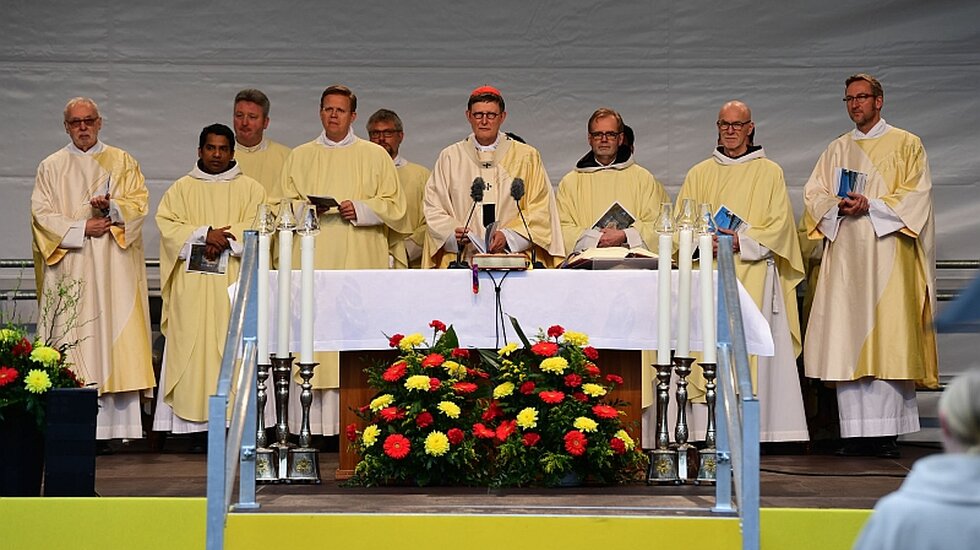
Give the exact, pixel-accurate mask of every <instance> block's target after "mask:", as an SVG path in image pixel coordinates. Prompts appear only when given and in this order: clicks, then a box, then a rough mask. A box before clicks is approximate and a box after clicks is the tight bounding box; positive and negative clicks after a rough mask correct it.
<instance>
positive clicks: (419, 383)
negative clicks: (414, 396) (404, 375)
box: [405, 374, 429, 391]
mask: <svg viewBox="0 0 980 550" xmlns="http://www.w3.org/2000/svg"><path fill="white" fill-rule="evenodd" d="M405 389H408V390H419V391H429V377H428V376H426V375H424V374H414V375H412V376H409V377H408V379H407V380H405Z"/></svg>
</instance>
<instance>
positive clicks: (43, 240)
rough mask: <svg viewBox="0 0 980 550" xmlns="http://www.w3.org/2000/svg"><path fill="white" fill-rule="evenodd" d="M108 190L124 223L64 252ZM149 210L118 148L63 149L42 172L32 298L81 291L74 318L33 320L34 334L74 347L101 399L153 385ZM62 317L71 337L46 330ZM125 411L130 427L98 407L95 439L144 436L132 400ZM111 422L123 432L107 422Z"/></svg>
mask: <svg viewBox="0 0 980 550" xmlns="http://www.w3.org/2000/svg"><path fill="white" fill-rule="evenodd" d="M106 192H108V193H109V196H110V198H111V201H112V204H113V205H114V207H115V209H116V210H118V214H119V216H120V217H121V219H122V223H121V224H117V225H114V226H112V227H111V228H110V232H109V233H108V234H106V235H103V236H102V237H99V238H88V237H86V238H85V239H84V241H83V244H82V246H81V248H72V249H68V248H62V240H63V238H64V237H65V236H66V234H67V233H68V230H69V228H70V227H71V226H72V224H75V223H76V222H83V223H84V221H85V220H87V219H89V218H91V217H92V216H93V215H94V214H95V212H93V209H92V207H91V206H90V204H89V200H90V199H91V198H92V197H94V196H96V195H104V194H105V193H106ZM147 212H148V207H147V189H146V185H145V183H144V180H143V174H142V173H141V172H140V167H139V164H138V163H137V162H136V160H135V159H134V158H133V157H132V156H130V155H129V153H126V152H125V151H123V150H121V149H117V148H115V147H111V146H107V145H103V144H102V143H101V142H100V143H98V144H97V145H96V146H95V147H93V149H90V150H89V152H88V153H87V154H83V153H81V152H80V151H78V149H76V148H74V147H73V146H71V145H69V146H67V147H65V148H63V149H61V150H59V151H57V152H55V153H54V154H52V155H51V156H49V157H48V158H46V159H44V160H43V161H42V162H41V164H40V165H39V166H38V171H37V179H36V182H35V187H34V191H33V193H32V195H31V228H32V232H33V236H34V241H33V249H34V265H35V271H36V280H37V285H38V296H39V298H40V299H41V300H43V295H44V293H45V292H55V293H56V292H57V289H58V284H59V281H61V280H62V279H71V280H76V281H80V282H81V284H82V287H81V297H80V300H79V303H78V308H77V311H67V312H64V314H63V315H62V316H61V317H59V318H57V319H53V320H52V321H53V323H47V324H46V323H40V322H39V323H38V334H39V336H41V337H42V338H45V339H48V340H49V341H50V340H52V339H55V338H57V339H58V341H57V342H53V343H55V345H57V344H58V343H70V342H77V346H76V347H74V348H73V349H71V350H70V351H69V352H68V353H69V359H70V361H71V363H72V370H74V371H75V372H76V373H77V374H78V375H79V376H80V377H81V378H82V379H83V380H84V381H85V382H86V383H94V384H96V385H97V387H98V390H99V395H100V402H102V401H104V400H105V399H106V398H107V397H108V396H107V394H116V393H125V392H139V391H140V390H146V389H149V388H152V387H153V386H154V385H155V381H154V376H153V364H152V351H151V347H150V317H149V306H148V304H147V290H146V267H145V261H144V255H143V238H142V229H143V221H144V219H145V217H146V214H147ZM52 313H53V312H52ZM67 315H77V320H78V323H77V325H78V326H76V327H75V329H73V330H72V331H71V332H70V333H68V334H61V333H60V332H59V331H58V330H57V329H55V330H53V331H51V330H49V329H50V327H52V326H55V327H57V326H60V325H61V324H62V323H63V322H64V320H65V316H67ZM115 403H116V404H117V405H120V406H121V405H123V403H122V402H120V401H116V402H115ZM126 406H127V407H132V408H133V413H134V414H135V421H134V420H133V415H130V414H125V415H119V412H120V411H111V410H108V409H106V410H100V412H99V416H98V424H99V426H98V434H97V435H98V437H99V439H109V438H114V437H129V438H139V437H142V430H141V427H140V424H139V397H138V393H134V394H133V396H132V398H131V399H129V402H128V403H126ZM113 415H118V416H119V420H118V422H124V423H125V425H122V424H118V422H117V425H112V424H113ZM123 416H125V417H126V419H125V420H122V417H123Z"/></svg>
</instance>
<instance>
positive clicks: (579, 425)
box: [566, 333, 599, 432]
mask: <svg viewBox="0 0 980 550" xmlns="http://www.w3.org/2000/svg"><path fill="white" fill-rule="evenodd" d="M566 334H567V333H566ZM572 426H575V429H576V430H580V431H583V432H594V431H596V430H598V429H599V423H598V422H596V421H595V420H592V419H591V418H589V417H587V416H580V417H578V418H576V419H575V422H572Z"/></svg>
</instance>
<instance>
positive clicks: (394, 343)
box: [388, 334, 405, 348]
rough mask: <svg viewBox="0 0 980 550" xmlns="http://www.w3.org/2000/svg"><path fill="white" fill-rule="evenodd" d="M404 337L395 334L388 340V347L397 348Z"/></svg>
mask: <svg viewBox="0 0 980 550" xmlns="http://www.w3.org/2000/svg"><path fill="white" fill-rule="evenodd" d="M404 337H405V335H404V334H396V335H394V336H392V337H391V338H388V345H389V346H390V347H393V348H397V347H398V344H400V343H401V342H402V338H404Z"/></svg>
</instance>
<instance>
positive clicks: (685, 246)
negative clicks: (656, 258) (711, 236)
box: [677, 228, 694, 357]
mask: <svg viewBox="0 0 980 550" xmlns="http://www.w3.org/2000/svg"><path fill="white" fill-rule="evenodd" d="M693 242H694V233H693V232H692V231H691V230H690V229H687V228H684V229H681V230H680V232H679V235H678V245H677V279H678V281H677V294H678V296H677V356H678V357H689V356H690V355H691V247H692V246H693Z"/></svg>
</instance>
